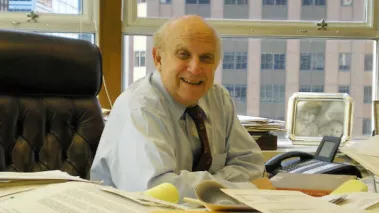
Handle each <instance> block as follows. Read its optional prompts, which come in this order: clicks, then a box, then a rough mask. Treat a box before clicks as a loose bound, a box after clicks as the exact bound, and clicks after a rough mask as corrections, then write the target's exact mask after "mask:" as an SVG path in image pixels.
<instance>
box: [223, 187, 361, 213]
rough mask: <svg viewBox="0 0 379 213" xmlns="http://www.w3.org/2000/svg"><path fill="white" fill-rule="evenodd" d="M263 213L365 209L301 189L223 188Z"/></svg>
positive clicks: (337, 212)
mask: <svg viewBox="0 0 379 213" xmlns="http://www.w3.org/2000/svg"><path fill="white" fill-rule="evenodd" d="M221 190H222V191H223V192H225V193H226V194H228V195H229V196H231V197H233V198H235V199H237V200H239V201H240V202H242V203H244V204H245V205H248V206H250V207H251V208H253V209H256V210H258V211H260V212H262V213H320V212H333V213H361V212H366V211H365V210H357V209H349V208H342V207H340V206H337V205H335V204H332V203H329V202H328V201H325V200H322V199H319V198H316V197H311V196H309V195H306V194H304V193H302V192H299V191H285V190H238V189H237V190H236V189H221Z"/></svg>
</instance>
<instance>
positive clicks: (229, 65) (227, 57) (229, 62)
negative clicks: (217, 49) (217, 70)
mask: <svg viewBox="0 0 379 213" xmlns="http://www.w3.org/2000/svg"><path fill="white" fill-rule="evenodd" d="M222 69H234V52H224V58H223V60H222Z"/></svg>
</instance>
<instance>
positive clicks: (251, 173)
mask: <svg viewBox="0 0 379 213" xmlns="http://www.w3.org/2000/svg"><path fill="white" fill-rule="evenodd" d="M224 97H225V104H224V106H223V109H224V110H225V111H226V113H225V114H226V115H228V118H227V119H228V135H227V138H226V151H227V159H226V165H225V167H223V168H221V169H220V170H219V171H217V172H216V174H215V176H216V177H217V178H220V179H224V180H227V181H232V182H249V181H251V180H253V179H256V178H261V177H262V176H263V172H264V158H263V155H262V151H261V149H260V148H259V146H258V144H257V143H256V142H255V141H254V139H253V138H252V137H251V136H250V134H249V133H248V132H247V131H246V129H245V127H244V126H242V124H241V122H240V121H239V119H238V117H237V114H236V111H235V107H234V104H233V101H232V99H231V98H230V96H229V94H228V93H225V94H224Z"/></svg>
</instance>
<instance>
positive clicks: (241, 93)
mask: <svg viewBox="0 0 379 213" xmlns="http://www.w3.org/2000/svg"><path fill="white" fill-rule="evenodd" d="M224 86H225V88H226V89H227V90H228V91H229V94H230V97H232V98H233V100H234V101H246V85H241V84H232V85H231V84H227V85H224Z"/></svg>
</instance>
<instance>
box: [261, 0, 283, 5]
mask: <svg viewBox="0 0 379 213" xmlns="http://www.w3.org/2000/svg"><path fill="white" fill-rule="evenodd" d="M263 5H287V0H263Z"/></svg>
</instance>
